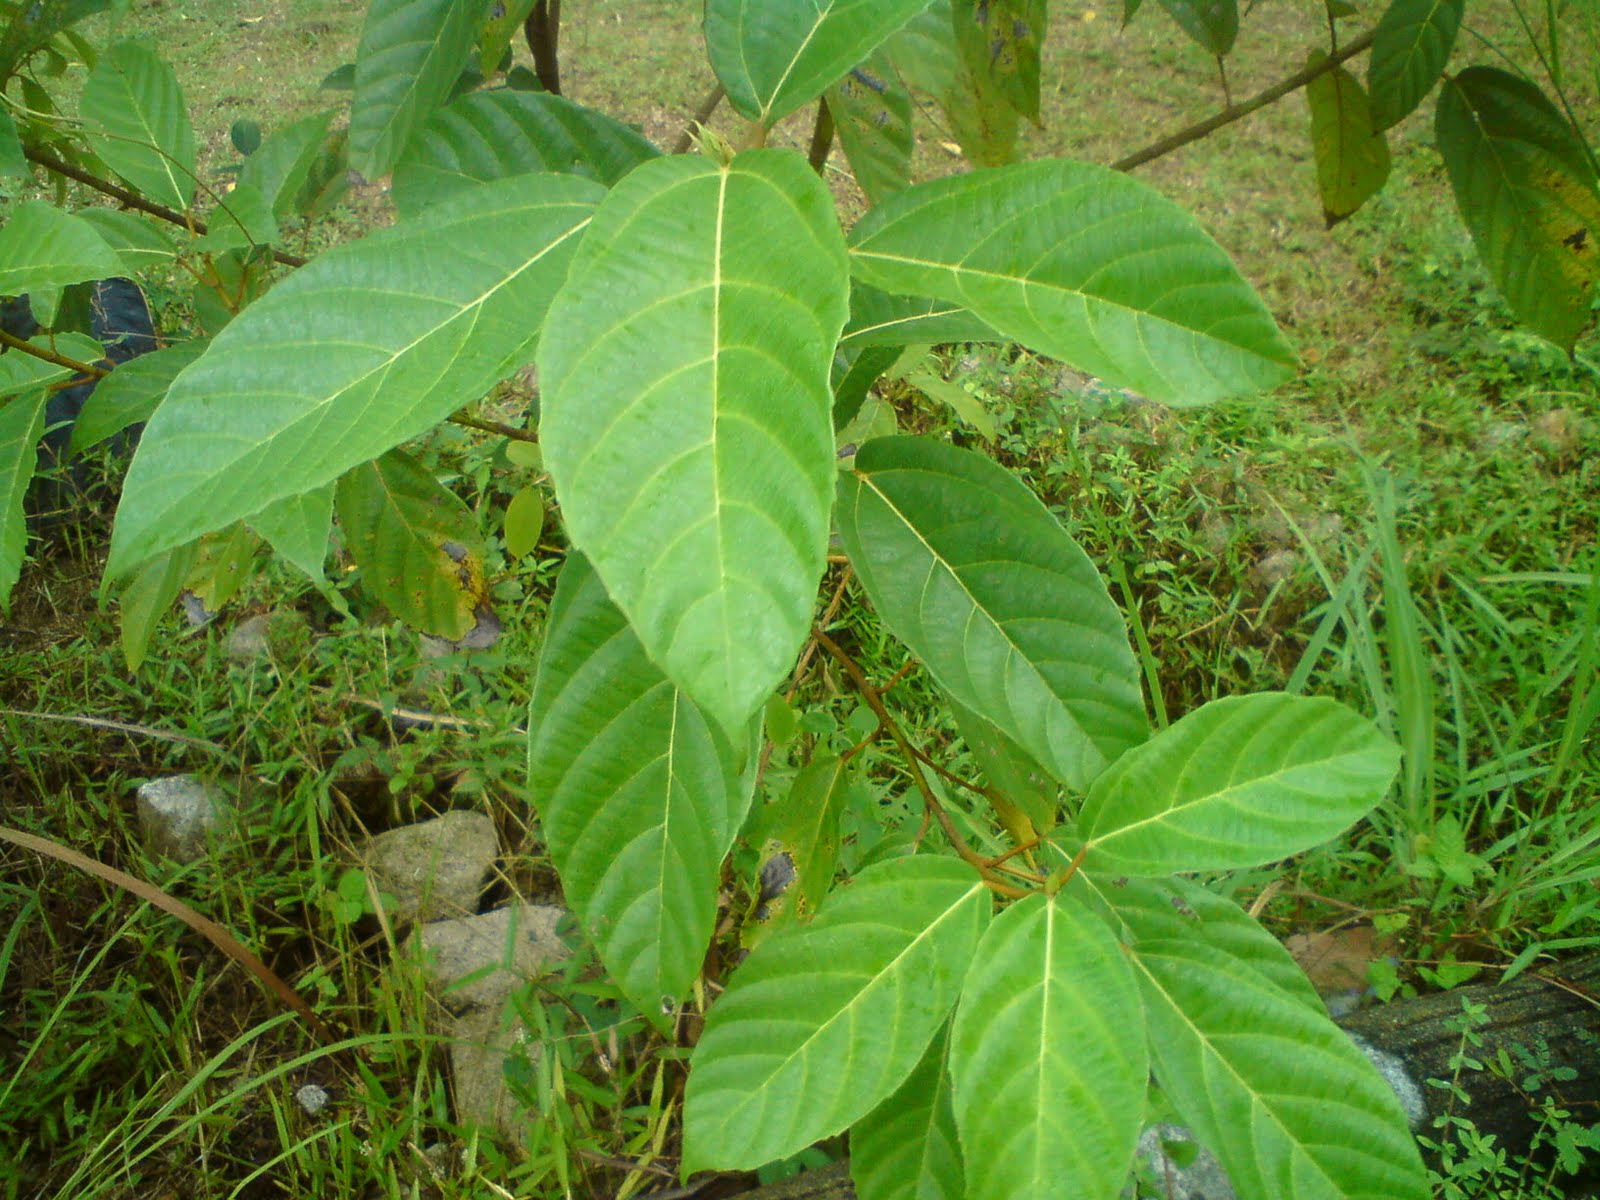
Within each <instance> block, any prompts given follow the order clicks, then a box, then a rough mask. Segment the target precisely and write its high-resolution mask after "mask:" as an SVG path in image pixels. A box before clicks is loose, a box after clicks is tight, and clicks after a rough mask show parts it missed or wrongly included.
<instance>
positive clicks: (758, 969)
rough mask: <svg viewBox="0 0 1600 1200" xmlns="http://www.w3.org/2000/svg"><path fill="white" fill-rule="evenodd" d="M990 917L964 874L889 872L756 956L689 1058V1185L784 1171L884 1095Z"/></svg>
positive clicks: (926, 866) (901, 863)
mask: <svg viewBox="0 0 1600 1200" xmlns="http://www.w3.org/2000/svg"><path fill="white" fill-rule="evenodd" d="M989 908H990V900H989V891H988V889H987V888H986V887H984V886H983V884H982V883H981V882H980V881H979V880H978V878H977V876H976V875H975V874H974V872H973V871H972V868H970V867H968V866H966V865H965V864H963V863H961V862H958V861H956V860H955V859H951V858H941V857H934V856H930V855H918V856H916V857H913V858H898V859H892V860H890V861H888V862H884V863H879V864H878V865H876V866H873V867H869V868H867V869H866V870H864V871H862V872H861V873H860V874H859V875H858V876H857V877H856V878H855V880H854V881H853V882H852V883H851V884H850V885H849V886H848V887H845V888H841V889H839V890H837V891H835V892H834V893H833V894H832V895H831V896H830V897H829V898H828V902H827V903H826V904H824V905H823V906H822V911H821V912H819V913H818V914H817V918H816V920H814V921H813V922H811V924H809V925H803V926H800V927H798V928H795V929H790V930H786V931H785V932H783V933H781V934H778V935H777V936H775V937H773V938H772V940H771V941H769V942H766V943H765V944H763V945H762V946H761V947H760V948H758V949H757V950H756V951H755V952H754V953H752V954H751V955H750V957H749V958H748V959H746V960H745V961H744V963H743V964H742V965H741V966H740V967H739V969H738V970H737V971H736V972H735V973H734V975H733V978H732V980H731V981H730V982H729V985H728V990H727V991H726V992H724V993H723V994H722V996H721V998H720V999H719V1000H718V1001H717V1003H716V1005H715V1006H714V1007H713V1008H712V1010H711V1015H710V1017H709V1018H708V1019H707V1021H706V1027H705V1032H704V1033H703V1034H702V1035H701V1038H700V1042H699V1044H698V1045H697V1046H696V1047H695V1052H694V1058H693V1060H692V1064H691V1068H690V1072H689V1087H688V1092H687V1096H686V1098H685V1102H684V1157H683V1166H684V1170H685V1172H686V1173H687V1172H690V1171H696V1170H702V1169H705V1168H729V1169H733V1168H754V1167H757V1166H760V1165H761V1164H763V1163H768V1162H771V1161H773V1160H775V1159H779V1158H784V1157H786V1156H787V1155H790V1154H794V1153H796V1152H797V1151H799V1150H801V1149H804V1148H805V1147H806V1146H809V1145H811V1143H813V1142H815V1141H818V1140H819V1139H821V1138H824V1137H828V1136H830V1135H832V1134H835V1133H838V1132H840V1131H842V1130H844V1129H846V1128H848V1127H849V1126H850V1125H852V1124H854V1123H855V1122H856V1121H858V1120H860V1119H861V1118H862V1117H863V1116H865V1115H866V1114H867V1113H869V1112H871V1111H872V1110H873V1109H874V1108H876V1107H877V1105H878V1104H879V1102H880V1101H882V1100H884V1099H885V1098H887V1097H888V1096H889V1095H891V1094H892V1093H893V1092H894V1091H895V1089H897V1088H898V1087H899V1086H900V1085H901V1084H902V1083H904V1082H905V1079H906V1077H907V1076H908V1075H909V1074H910V1073H911V1071H912V1069H913V1068H914V1067H915V1066H916V1065H917V1062H918V1061H919V1060H920V1059H921V1057H922V1054H923V1051H924V1050H925V1049H926V1048H927V1045H928V1043H929V1041H930V1040H931V1039H932V1038H933V1035H934V1033H935V1032H936V1031H937V1030H938V1028H939V1026H940V1025H941V1024H942V1023H943V1022H944V1019H945V1018H946V1017H947V1016H948V1015H949V1013H950V1009H951V1007H952V1005H954V1004H955V1000H956V995H957V993H958V991H959V990H960V987H961V979H962V976H963V974H964V973H965V971H966V969H967V966H968V964H969V963H970V962H971V960H972V955H973V951H974V950H975V949H976V948H977V945H978V939H979V937H980V936H981V935H982V933H983V930H984V928H985V926H987V925H988V923H989Z"/></svg>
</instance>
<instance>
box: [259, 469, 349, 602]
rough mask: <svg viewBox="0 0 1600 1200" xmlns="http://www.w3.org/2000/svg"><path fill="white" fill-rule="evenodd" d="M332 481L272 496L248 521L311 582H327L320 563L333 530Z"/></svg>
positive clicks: (324, 556) (324, 559)
mask: <svg viewBox="0 0 1600 1200" xmlns="http://www.w3.org/2000/svg"><path fill="white" fill-rule="evenodd" d="M333 491H334V485H333V484H331V483H329V484H324V485H323V486H322V487H319V488H315V489H313V490H312V491H309V492H301V493H300V494H299V495H295V496H285V497H284V498H283V499H281V500H275V501H273V502H272V503H271V504H269V505H267V507H265V508H263V509H262V510H261V511H260V512H258V513H256V514H255V515H254V516H252V517H251V518H250V519H249V521H248V522H247V524H248V525H249V526H250V528H251V529H254V530H255V531H256V532H257V533H258V534H260V535H261V538H262V539H263V540H264V541H266V542H267V543H268V544H269V545H270V546H271V547H272V548H273V549H274V550H275V551H277V552H278V553H279V554H280V555H282V556H283V557H284V558H285V559H287V560H288V561H289V562H290V563H292V564H293V565H294V566H295V567H296V568H298V569H299V570H300V571H301V572H303V573H304V574H305V576H306V577H307V578H308V579H310V580H311V581H312V582H314V583H318V584H326V583H327V581H328V580H327V576H326V575H324V574H323V572H322V564H323V563H324V562H326V561H327V558H328V542H329V539H330V538H331V536H332V534H333Z"/></svg>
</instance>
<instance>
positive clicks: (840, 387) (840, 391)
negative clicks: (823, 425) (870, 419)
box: [833, 346, 900, 431]
mask: <svg viewBox="0 0 1600 1200" xmlns="http://www.w3.org/2000/svg"><path fill="white" fill-rule="evenodd" d="M899 358H900V351H899V350H898V349H896V348H895V347H893V346H860V347H855V348H851V349H840V350H839V351H838V352H837V353H836V354H835V355H834V358H833V427H834V429H835V430H838V431H843V430H844V428H845V427H846V426H847V425H849V424H850V423H851V422H852V421H854V420H855V419H856V416H857V414H859V413H860V412H861V404H862V402H863V401H864V400H866V398H867V393H868V392H869V391H870V390H871V388H872V385H873V384H874V383H876V382H877V381H878V380H879V379H881V378H882V377H883V373H884V372H885V371H887V370H888V369H889V368H890V367H892V366H894V364H895V363H896V362H897V361H899Z"/></svg>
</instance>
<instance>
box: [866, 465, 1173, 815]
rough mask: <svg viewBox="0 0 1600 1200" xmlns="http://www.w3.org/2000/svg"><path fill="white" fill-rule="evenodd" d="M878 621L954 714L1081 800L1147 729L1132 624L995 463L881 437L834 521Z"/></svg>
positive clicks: (1054, 524) (1074, 547)
mask: <svg viewBox="0 0 1600 1200" xmlns="http://www.w3.org/2000/svg"><path fill="white" fill-rule="evenodd" d="M837 521H838V525H839V532H840V535H841V536H842V537H843V539H844V544H845V549H846V551H847V552H848V553H849V555H850V561H851V564H852V565H853V566H854V567H855V569H856V572H857V574H858V575H859V576H860V579H861V582H862V584H863V585H864V586H865V587H866V589H867V593H868V594H869V595H870V596H871V597H872V602H873V605H874V607H876V608H877V610H878V615H879V616H880V617H882V619H883V622H884V624H886V625H887V626H888V627H889V629H890V630H891V631H893V633H894V634H895V636H896V637H898V638H900V640H901V641H903V642H905V643H906V645H907V646H909V647H910V648H911V650H912V653H914V654H915V655H916V656H917V657H918V658H919V659H921V660H922V662H923V665H924V666H926V667H927V669H928V671H929V672H930V673H931V674H932V675H933V677H934V678H935V679H936V680H938V681H939V684H940V686H942V687H943V688H944V689H945V690H946V691H948V692H949V693H950V694H951V695H952V696H953V697H955V698H956V700H958V701H959V702H960V703H962V704H964V705H966V706H967V707H968V708H970V709H972V710H973V711H974V712H976V713H977V714H978V715H979V716H981V717H983V718H984V719H986V720H988V721H992V722H993V723H994V724H995V725H997V726H999V728H1000V729H1002V730H1003V731H1004V732H1005V733H1006V734H1007V735H1009V736H1010V737H1011V738H1013V739H1015V741H1016V742H1017V743H1018V744H1019V745H1021V746H1022V747H1023V748H1024V749H1025V750H1026V751H1027V752H1028V753H1029V754H1031V755H1033V756H1034V757H1035V758H1036V759H1038V761H1039V762H1040V764H1042V765H1043V766H1045V767H1046V768H1048V769H1049V770H1050V771H1051V772H1052V773H1053V774H1054V775H1055V776H1056V778H1058V779H1060V780H1061V781H1062V782H1063V783H1065V784H1067V785H1068V786H1069V787H1073V788H1078V789H1082V788H1086V787H1088V785H1089V782H1090V780H1092V779H1093V778H1094V777H1095V776H1096V775H1098V774H1099V773H1100V772H1101V771H1102V770H1103V769H1104V768H1105V766H1106V764H1107V763H1108V762H1110V761H1111V760H1112V759H1114V758H1116V757H1117V756H1118V755H1120V754H1122V753H1123V752H1124V751H1125V750H1127V749H1128V748H1129V747H1130V746H1133V745H1135V744H1136V743H1138V742H1139V741H1141V740H1142V739H1143V738H1144V736H1145V732H1146V724H1145V717H1144V707H1143V701H1142V699H1141V696H1140V690H1139V675H1138V668H1137V666H1136V665H1135V663H1134V658H1133V652H1132V650H1131V649H1130V648H1129V645H1128V636H1127V631H1126V628H1125V627H1124V625H1123V622H1122V615H1121V613H1120V612H1119V611H1118V610H1117V607H1116V605H1115V604H1113V603H1112V600H1111V597H1110V595H1109V594H1108V593H1107V592H1106V588H1105V584H1104V583H1103V582H1102V580H1101V578H1100V574H1099V572H1098V571H1096V570H1095V567H1094V564H1093V563H1092V562H1090V561H1089V558H1088V556H1087V555H1086V554H1084V552H1083V551H1082V550H1081V549H1080V548H1079V547H1078V544H1077V543H1076V542H1074V541H1073V540H1072V538H1071V537H1069V536H1068V534H1067V532H1066V530H1064V529H1063V528H1062V527H1061V524H1060V522H1058V521H1057V520H1056V519H1055V518H1054V517H1053V516H1051V515H1050V513H1049V512H1048V510H1046V509H1045V507H1044V505H1043V504H1042V503H1040V502H1039V500H1038V498H1037V497H1036V496H1034V494H1033V493H1032V492H1030V491H1029V490H1028V489H1027V488H1026V487H1025V486H1024V485H1023V484H1022V483H1020V482H1019V481H1018V480H1017V479H1015V478H1014V477H1013V476H1012V475H1010V474H1009V473H1008V472H1006V471H1005V469H1004V468H1002V467H1000V466H998V465H997V464H995V463H994V462H993V461H991V460H990V459H988V458H985V457H984V456H982V455H979V454H975V453H973V452H971V451H966V450H960V449H957V448H956V447H954V446H950V445H947V444H945V443H943V442H940V441H936V440H934V439H931V438H880V439H878V440H876V441H871V442H868V443H867V444H866V445H864V446H862V447H861V449H860V451H859V452H858V453H857V455H856V460H855V469H854V470H853V471H851V472H848V473H846V474H844V475H841V476H840V480H839V507H838V513H837Z"/></svg>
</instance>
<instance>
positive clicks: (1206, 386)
mask: <svg viewBox="0 0 1600 1200" xmlns="http://www.w3.org/2000/svg"><path fill="white" fill-rule="evenodd" d="M850 241H851V264H852V270H853V271H854V273H855V275H856V277H857V278H858V279H860V280H861V281H863V282H865V283H868V284H871V285H872V286H874V287H877V288H881V289H883V290H884V291H887V292H889V293H891V294H896V295H910V296H933V297H936V298H938V299H941V300H946V301H949V302H951V303H953V304H957V305H960V306H962V307H964V308H967V309H970V310H971V311H972V312H973V313H974V314H976V315H977V317H978V318H979V319H980V320H983V321H986V322H987V323H988V324H990V325H992V326H993V327H994V328H995V329H997V330H999V331H1000V332H1001V333H1003V334H1005V335H1006V336H1007V337H1010V338H1015V339H1016V340H1017V341H1020V342H1023V343H1024V344H1026V345H1028V346H1031V347H1032V348H1033V349H1035V350H1038V351H1040V352H1041V353H1045V354H1050V355H1053V356H1055V357H1057V358H1060V359H1063V360H1065V361H1067V362H1069V363H1072V364H1073V365H1074V366H1076V367H1078V368H1080V369H1082V370H1085V371H1089V372H1092V373H1093V374H1095V375H1099V376H1101V377H1103V378H1105V379H1106V380H1109V381H1110V382H1112V383H1114V384H1116V385H1117V386H1119V387H1126V388H1132V389H1134V390H1135V391H1138V392H1141V393H1143V394H1144V395H1146V396H1149V397H1151V398H1152V399H1155V400H1160V401H1163V402H1165V403H1172V404H1201V403H1206V402H1208V401H1212V400H1216V399H1220V398H1222V397H1225V396H1231V395H1236V394H1239V393H1242V392H1253V391H1258V390H1260V389H1262V388H1268V387H1272V386H1273V385H1274V384H1277V383H1281V382H1282V381H1283V380H1284V379H1286V378H1288V376H1289V374H1290V373H1291V370H1292V364H1293V361H1294V359H1293V355H1292V354H1291V352H1290V350H1289V347H1288V346H1287V344H1286V343H1285V342H1284V340H1283V338H1282V336H1281V335H1280V334H1279V332H1278V329H1277V326H1276V325H1275V324H1274V323H1273V320H1272V317H1271V315H1270V314H1269V313H1268V312H1267V310H1266V308H1265V306H1264V305H1263V304H1262V303H1261V300H1260V299H1259V298H1258V297H1257V296H1256V294H1255V292H1254V291H1253V290H1252V289H1251V288H1250V285H1249V284H1247V283H1246V282H1245V281H1244V279H1243V278H1242V277H1241V276H1240V275H1239V273H1238V271H1237V270H1236V269H1235V268H1234V266H1233V263H1232V262H1230V261H1229V259H1228V256H1227V255H1226V254H1225V253H1223V251H1222V249H1221V248H1220V247H1218V246H1217V244H1216V243H1215V242H1213V241H1212V240H1211V239H1210V238H1209V237H1208V236H1207V235H1206V234H1205V232H1204V231H1203V230H1202V229H1201V228H1200V226H1199V225H1198V224H1197V223H1196V222H1195V220H1194V218H1193V217H1191V216H1189V214H1188V213H1186V212H1184V211H1183V210H1182V209H1181V208H1179V207H1178V206H1177V205H1175V204H1173V203H1172V202H1171V201H1170V200H1167V199H1166V198H1165V197H1163V196H1161V195H1160V194H1159V193H1158V192H1156V191H1155V190H1154V189H1152V188H1149V187H1146V186H1145V185H1144V184H1141V183H1138V182H1137V181H1135V180H1132V179H1129V178H1128V177H1127V176H1126V175H1121V174H1118V173H1117V172H1114V171H1111V170H1108V169H1106V168H1103V167H1096V166H1090V165H1088V164H1086V163H1074V162H1068V161H1064V160H1058V161H1047V162H1039V163H1028V164H1024V165H1021V166H1013V167H998V168H994V169H991V170H980V171H973V172H971V173H969V174H966V175H958V176H953V177H951V178H947V179H941V180H936V181H934V182H932V183H925V184H919V185H917V186H916V187H912V188H908V189H907V190H906V191H904V192H901V193H900V194H898V195H896V196H893V197H891V198H890V199H889V200H888V201H887V202H886V203H884V204H882V205H880V206H879V207H877V208H875V209H873V210H872V211H871V212H869V213H868V214H867V215H866V217H865V218H863V219H862V221H861V223H860V224H859V225H857V226H856V228H855V231H854V232H853V233H852V235H851V239H850Z"/></svg>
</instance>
